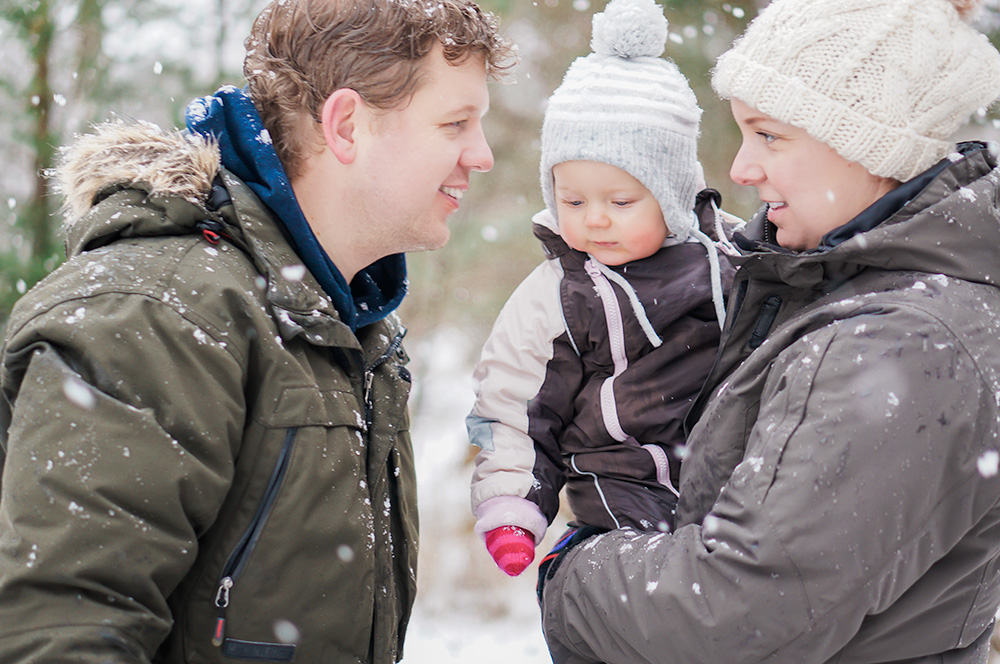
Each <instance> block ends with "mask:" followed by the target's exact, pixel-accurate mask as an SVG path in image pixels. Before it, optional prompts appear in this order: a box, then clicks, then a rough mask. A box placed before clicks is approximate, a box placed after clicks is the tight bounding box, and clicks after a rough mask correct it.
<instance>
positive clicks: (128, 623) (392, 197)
mask: <svg viewBox="0 0 1000 664" xmlns="http://www.w3.org/2000/svg"><path fill="white" fill-rule="evenodd" d="M247 46H248V48H247V58H246V62H245V74H246V76H247V78H248V81H249V86H248V88H247V90H246V91H242V90H237V89H235V88H223V89H222V90H220V91H219V92H218V93H216V94H215V95H214V96H212V97H208V98H205V99H202V100H198V101H196V102H194V103H192V105H191V106H190V107H189V109H188V113H187V121H188V129H189V131H188V132H186V133H167V132H163V131H161V130H159V129H158V128H156V127H154V126H151V125H148V124H141V123H139V124H122V123H115V124H109V125H105V126H103V127H100V128H99V129H98V130H97V131H96V132H95V133H94V134H93V135H90V136H87V137H84V138H82V139H80V140H79V141H78V142H77V144H76V145H74V146H72V147H71V148H69V149H68V150H67V151H65V152H64V154H63V159H62V165H61V166H60V168H59V171H58V177H59V181H60V185H61V187H62V189H63V192H64V194H65V196H66V205H67V209H68V210H69V212H70V214H69V215H68V216H69V218H70V219H71V222H70V223H69V225H68V229H67V254H68V257H69V260H68V261H67V262H66V263H65V264H64V265H63V266H62V267H60V268H59V269H58V270H56V271H55V272H54V273H53V274H52V275H50V277H49V278H48V279H46V280H45V281H43V282H42V283H40V284H39V285H38V286H37V287H36V288H34V289H33V290H32V291H31V292H30V293H28V294H27V295H26V296H25V297H24V298H23V299H22V301H21V302H20V303H19V304H18V306H17V307H16V308H15V311H14V313H13V314H12V316H11V319H10V322H9V324H8V329H7V340H6V343H5V346H4V350H3V368H2V374H0V387H2V393H3V399H2V400H0V431H2V432H3V435H2V438H0V442H2V443H3V452H2V454H0V462H2V463H3V475H2V483H0V490H2V493H0V661H2V662H4V663H5V664H14V663H18V662H42V661H44V662H55V661H70V660H72V661H74V662H94V663H96V662H116V663H117V662H150V661H155V662H223V661H234V660H241V659H242V660H256V661H292V660H293V659H294V661H298V662H334V663H336V662H345V663H346V662H351V663H354V662H372V663H389V662H394V661H397V660H399V659H400V658H401V657H402V643H403V636H404V633H405V629H406V624H407V621H408V618H409V615H410V609H411V606H412V603H413V598H414V591H415V580H416V572H415V563H416V559H417V513H416V495H415V478H414V476H413V472H414V468H413V455H412V450H411V447H410V442H409V436H408V422H407V414H406V399H407V394H408V388H409V374H408V372H407V370H406V369H405V367H404V364H405V362H406V356H405V353H404V352H403V350H402V347H401V339H402V336H403V332H404V331H403V328H402V327H401V325H400V323H399V321H398V319H397V318H396V316H395V314H394V313H393V312H394V310H395V309H396V307H397V306H398V305H399V303H400V301H401V299H402V297H403V295H404V293H405V267H404V259H403V256H402V255H401V252H404V251H410V250H417V249H431V248H437V247H441V246H443V245H444V244H445V242H446V241H447V240H448V227H447V218H448V216H449V215H450V214H451V213H452V212H454V211H455V210H456V209H457V208H458V206H459V201H460V199H461V196H462V192H463V191H465V190H466V189H467V188H468V186H469V175H470V173H471V172H472V171H488V170H489V169H490V168H491V166H492V154H491V152H490V149H489V147H488V145H487V143H486V140H485V137H484V135H483V130H482V125H481V120H482V117H483V114H484V113H485V112H486V110H487V105H488V101H489V100H488V93H487V88H486V82H487V78H488V77H491V76H496V75H499V74H500V73H501V72H502V70H503V69H504V68H505V66H506V63H507V59H508V57H509V56H510V55H511V50H510V47H509V45H508V44H507V43H506V42H505V41H503V40H502V39H501V38H500V37H499V36H498V34H497V31H496V25H495V23H494V21H493V20H492V18H491V17H489V16H487V15H485V14H483V13H482V12H481V11H480V10H479V9H478V8H477V7H476V6H475V5H474V4H473V3H472V2H471V1H470V0H434V1H433V2H423V1H421V0H416V1H409V0H407V1H406V2H397V1H396V0H365V1H364V2H360V3H353V2H342V1H341V0H276V1H275V2H272V3H271V4H270V5H269V6H268V7H267V8H266V9H265V10H264V11H263V12H262V14H261V15H260V16H259V17H258V19H257V21H256V22H255V24H254V27H253V31H252V34H251V36H250V38H249V39H248V40H247Z"/></svg>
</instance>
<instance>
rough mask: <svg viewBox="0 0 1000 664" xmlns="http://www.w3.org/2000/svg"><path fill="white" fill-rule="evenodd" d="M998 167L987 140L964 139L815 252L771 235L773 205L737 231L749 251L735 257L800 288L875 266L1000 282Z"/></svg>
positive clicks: (826, 238)
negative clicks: (791, 246)
mask: <svg viewBox="0 0 1000 664" xmlns="http://www.w3.org/2000/svg"><path fill="white" fill-rule="evenodd" d="M996 167H997V159H996V156H995V155H994V154H993V153H992V152H991V151H990V150H989V149H988V148H987V146H986V144H984V143H980V142H970V143H963V144H960V145H959V146H958V152H956V153H954V154H952V155H950V156H949V157H947V158H945V159H943V160H942V161H941V162H939V163H938V164H936V165H934V166H933V167H931V168H930V169H928V171H926V172H924V173H922V174H920V175H918V176H917V177H915V178H914V179H912V180H910V181H908V182H905V183H903V184H902V185H900V186H899V187H897V188H896V189H895V190H893V191H892V192H889V193H888V194H886V196H884V197H883V198H881V199H879V200H878V201H876V202H875V203H873V204H872V205H871V206H869V207H868V208H867V209H865V210H864V211H863V212H862V213H861V214H859V215H858V216H857V217H855V218H854V219H852V220H851V221H849V222H848V223H847V224H845V225H843V226H841V227H839V228H837V229H834V230H833V231H831V232H830V233H828V234H827V235H826V236H824V238H823V239H822V241H821V245H820V247H818V248H817V249H813V250H808V251H801V252H799V251H792V250H789V249H785V248H783V247H781V246H779V245H777V244H775V243H774V242H773V241H771V239H770V238H773V236H774V229H773V227H772V226H771V224H770V222H768V221H767V208H766V207H764V208H761V209H760V210H758V212H757V213H756V214H755V215H754V217H753V218H752V219H751V220H750V222H749V223H748V224H747V227H746V229H745V231H744V232H742V233H737V234H736V235H735V236H734V241H735V244H736V245H737V246H738V247H739V248H740V250H741V255H740V256H736V257H733V262H734V263H736V264H737V265H742V266H746V267H747V268H749V269H751V270H752V271H753V273H754V274H756V275H757V276H758V277H762V278H768V279H772V280H777V281H783V282H786V283H788V284H789V285H791V286H794V287H797V288H824V287H826V285H827V284H828V283H829V282H840V281H842V280H844V279H847V278H850V277H851V276H853V275H855V274H857V273H858V272H860V271H862V270H864V269H867V268H870V267H875V268H880V269H887V270H903V271H920V272H932V273H940V274H945V275H948V276H951V277H955V278H959V279H965V280H968V281H973V282H980V283H990V284H993V285H997V286H1000V260H998V257H997V255H996V251H995V247H996V246H998V245H1000V224H998V223H997V221H996V215H997V210H996V206H995V204H994V200H995V196H996V190H997V183H998V180H1000V175H998V172H997V171H996V170H995V169H996Z"/></svg>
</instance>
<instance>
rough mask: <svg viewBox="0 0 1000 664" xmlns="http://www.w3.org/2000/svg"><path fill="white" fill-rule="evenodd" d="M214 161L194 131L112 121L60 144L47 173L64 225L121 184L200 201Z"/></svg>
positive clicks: (214, 150)
mask: <svg viewBox="0 0 1000 664" xmlns="http://www.w3.org/2000/svg"><path fill="white" fill-rule="evenodd" d="M219 167H220V157H219V148H218V146H217V145H216V144H215V143H214V142H213V141H211V140H208V139H206V138H204V137H203V136H201V135H199V134H192V133H189V132H185V131H169V132H168V131H165V130H163V129H161V128H160V127H158V126H156V125H154V124H152V123H150V122H124V121H112V122H107V123H103V124H100V125H98V126H97V127H95V130H94V132H93V133H91V134H85V135H81V136H78V137H77V139H76V141H74V142H73V143H71V144H70V145H68V146H66V147H64V148H62V150H61V151H60V154H59V160H58V163H57V165H56V167H55V168H54V169H53V170H52V173H51V175H52V177H53V179H54V181H55V187H56V191H57V192H58V193H60V194H62V196H63V211H64V214H65V215H66V224H67V225H68V226H69V225H73V224H75V223H76V222H77V221H78V220H79V219H80V218H81V217H84V216H85V215H86V214H87V213H88V212H89V211H90V209H91V207H92V206H93V205H94V203H96V202H98V201H99V200H100V199H101V198H103V197H104V195H106V194H107V193H109V192H110V191H112V190H116V189H120V188H124V187H136V188H138V189H142V190H144V191H146V192H147V193H148V194H149V195H150V196H177V197H180V198H182V199H184V200H186V201H188V202H190V203H193V204H195V205H202V204H204V202H205V199H206V198H207V196H208V194H209V192H210V191H211V188H212V180H213V178H214V177H215V175H216V173H218V171H219Z"/></svg>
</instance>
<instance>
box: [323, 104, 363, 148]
mask: <svg viewBox="0 0 1000 664" xmlns="http://www.w3.org/2000/svg"><path fill="white" fill-rule="evenodd" d="M364 110H365V107H364V102H363V101H362V99H361V95H359V94H358V93H357V92H356V91H354V90H352V89H350V88H340V89H339V90H334V92H333V93H332V94H331V95H330V96H329V97H327V98H326V101H325V102H324V103H323V115H322V116H321V119H322V125H323V139H324V140H325V141H326V145H327V147H328V148H330V151H331V152H333V154H334V156H336V157H337V160H338V161H339V162H340V163H342V164H350V163H351V162H353V161H354V159H355V158H356V157H357V152H358V138H359V137H358V130H359V123H360V122H361V120H362V117H363V116H364Z"/></svg>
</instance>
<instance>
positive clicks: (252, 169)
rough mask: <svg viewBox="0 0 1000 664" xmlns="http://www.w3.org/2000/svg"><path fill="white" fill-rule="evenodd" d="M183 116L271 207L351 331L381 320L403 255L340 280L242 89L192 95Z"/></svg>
mask: <svg viewBox="0 0 1000 664" xmlns="http://www.w3.org/2000/svg"><path fill="white" fill-rule="evenodd" d="M185 119H186V122H187V126H188V129H189V130H190V131H191V132H194V133H198V134H202V135H204V136H206V137H211V138H213V139H214V140H215V141H217V142H218V145H219V151H220V154H221V159H222V165H223V166H225V167H226V168H227V169H228V170H230V171H231V172H232V173H233V174H234V175H236V177H238V178H239V179H240V180H242V181H243V182H245V183H246V184H247V186H248V187H250V189H251V190H252V191H253V192H254V193H255V194H256V195H257V197H258V198H260V200H261V201H262V202H263V203H264V205H266V206H267V207H268V208H270V209H271V210H272V211H273V212H274V215H275V217H276V218H277V219H278V221H279V222H280V223H281V225H282V227H283V229H284V231H285V232H286V233H287V235H288V237H289V239H290V241H291V243H292V246H293V247H294V248H295V252H296V254H297V255H298V256H299V258H300V259H301V260H302V262H303V263H304V264H305V266H306V267H307V268H308V269H309V271H310V272H311V273H312V274H313V276H315V277H316V280H317V281H318V282H319V284H320V286H321V287H322V288H323V290H324V291H325V292H326V293H327V295H329V296H330V298H331V300H332V302H333V305H334V307H335V308H336V309H337V311H338V313H339V314H340V318H341V320H342V321H344V322H345V323H346V324H347V325H348V326H349V327H350V328H351V329H352V330H357V329H359V328H361V327H364V326H365V325H369V324H371V323H373V322H375V321H378V320H381V319H382V318H384V317H386V316H387V315H388V314H390V313H391V312H393V311H394V310H395V309H396V308H397V307H398V306H399V304H400V303H401V302H402V300H403V297H404V296H405V295H406V288H407V282H406V262H405V258H404V256H403V255H402V254H395V255H392V256H387V257H385V258H383V259H381V260H379V261H376V262H375V263H373V264H372V265H370V266H368V267H367V268H365V269H364V270H362V271H361V272H359V273H358V274H357V275H356V276H355V277H354V280H353V281H352V283H351V284H348V283H347V282H346V281H345V279H344V277H343V276H342V275H341V273H340V270H339V269H337V266H336V265H334V264H333V261H331V260H330V257H329V256H328V255H327V253H326V251H325V250H324V249H323V247H322V245H320V242H319V240H318V239H317V237H316V235H315V233H313V231H312V228H311V227H310V226H309V223H308V221H307V220H306V218H305V216H304V215H303V214H302V210H301V208H300V207H299V204H298V201H297V200H296V199H295V193H294V191H293V190H292V186H291V183H290V182H289V180H288V176H287V175H286V173H285V170H284V167H283V166H282V164H281V161H280V160H279V159H278V155H277V153H276V152H275V151H274V147H273V146H272V144H271V141H270V136H269V134H268V133H267V130H266V129H265V128H264V125H263V122H262V121H261V119H260V116H259V115H258V114H257V110H256V108H255V107H254V105H253V102H252V101H251V99H250V97H249V96H248V95H247V94H246V92H245V91H244V90H240V89H237V88H235V87H233V86H224V87H222V88H220V89H219V90H218V92H216V93H215V94H214V95H211V96H207V97H202V98H200V99H196V100H194V101H192V102H191V103H190V104H189V105H188V107H187V110H186V111H185Z"/></svg>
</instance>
